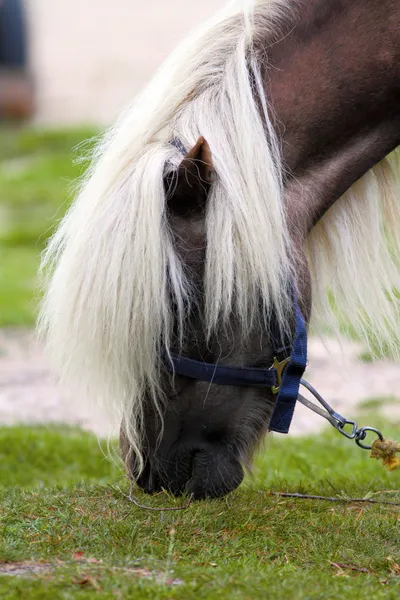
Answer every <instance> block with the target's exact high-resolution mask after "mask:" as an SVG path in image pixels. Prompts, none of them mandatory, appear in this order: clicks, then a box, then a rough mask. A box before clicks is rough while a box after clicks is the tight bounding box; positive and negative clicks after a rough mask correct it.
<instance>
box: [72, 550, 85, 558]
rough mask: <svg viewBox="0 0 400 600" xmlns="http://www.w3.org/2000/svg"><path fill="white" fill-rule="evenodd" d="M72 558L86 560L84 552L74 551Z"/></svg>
mask: <svg viewBox="0 0 400 600" xmlns="http://www.w3.org/2000/svg"><path fill="white" fill-rule="evenodd" d="M72 558H73V559H74V560H85V554H84V553H83V552H74V553H73V555H72Z"/></svg>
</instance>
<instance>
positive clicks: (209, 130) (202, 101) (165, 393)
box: [39, 0, 400, 497]
mask: <svg viewBox="0 0 400 600" xmlns="http://www.w3.org/2000/svg"><path fill="white" fill-rule="evenodd" d="M288 4H289V3H288V2H287V0H240V1H238V2H237V3H229V7H228V8H227V9H226V11H225V12H223V13H221V14H220V15H218V16H217V17H215V19H214V20H213V22H212V23H211V24H208V25H206V26H205V27H204V28H203V29H202V30H201V31H199V33H197V34H195V35H194V36H193V37H191V38H190V39H189V40H188V42H187V43H185V44H184V45H183V46H182V47H181V48H180V49H178V50H177V51H176V52H175V53H174V54H173V55H172V56H171V58H170V60H169V62H168V63H167V64H166V65H165V66H164V68H163V69H162V70H161V71H160V72H159V73H158V75H157V76H156V77H155V79H154V81H153V82H152V83H151V84H150V86H149V87H148V88H147V89H146V90H145V91H144V92H143V94H142V95H141V96H140V97H139V98H138V100H137V101H136V102H135V104H134V106H133V107H132V109H131V110H129V111H127V113H126V114H125V115H124V116H123V118H121V120H120V121H119V122H118V123H117V124H116V126H115V127H113V128H111V130H110V132H109V133H108V134H107V135H106V137H105V139H104V140H102V141H101V143H100V144H99V145H98V146H97V148H96V150H95V156H94V161H93V166H92V167H91V169H90V170H89V172H88V175H87V176H86V177H85V179H84V181H83V185H82V187H81V190H80V193H79V195H78V197H77V199H76V201H75V203H74V204H73V205H72V207H71V209H70V210H69V212H68V213H67V215H66V217H65V219H64V220H63V222H62V223H61V225H60V227H59V228H58V230H57V232H56V233H55V235H54V236H53V238H52V240H51V241H50V243H49V246H48V248H47V250H46V251H45V253H44V258H43V263H42V266H43V267H44V268H49V269H48V272H49V275H50V277H49V280H48V282H47V286H46V294H45V297H44V302H43V305H42V310H41V315H40V320H39V330H40V331H41V333H42V334H44V336H45V338H46V342H47V348H48V352H49V355H50V357H51V360H52V362H53V364H54V366H55V370H56V371H57V372H58V373H59V374H60V378H61V381H62V383H63V384H64V385H65V386H66V388H67V389H68V390H70V391H71V392H72V393H73V394H74V395H75V396H78V397H81V398H82V399H84V400H86V399H87V400H88V401H92V403H93V404H94V405H95V407H96V408H95V410H97V409H98V406H99V405H100V406H102V407H105V408H106V409H108V414H109V415H110V418H113V419H114V421H116V422H118V425H119V424H121V423H122V426H121V449H122V454H123V457H124V460H125V463H126V466H127V470H128V472H129V474H130V475H131V477H132V478H134V479H135V480H137V481H138V483H139V485H140V486H142V487H143V488H144V489H146V490H147V491H149V492H154V491H157V490H159V489H161V488H163V487H165V488H167V489H169V490H171V491H172V492H173V493H176V494H179V493H181V492H184V491H187V492H189V493H191V494H193V495H194V496H196V497H204V496H221V495H223V494H225V493H227V492H228V491H230V490H233V489H234V488H236V487H237V486H238V485H239V483H240V482H241V480H242V478H243V473H244V470H243V469H244V467H245V466H246V465H248V464H249V462H250V459H251V455H252V453H253V451H254V449H255V448H256V446H257V443H258V442H259V441H260V440H261V438H262V435H263V433H264V432H265V431H266V430H267V429H268V426H269V421H270V417H271V414H272V409H273V404H274V397H273V396H272V393H271V392H269V391H268V390H267V389H266V388H259V387H255V386H248V387H247V386H240V387H236V386H226V385H224V386H219V385H216V384H212V383H211V384H209V383H204V382H200V381H195V380H192V379H189V378H187V377H184V376H180V375H178V374H175V376H173V375H171V373H170V371H169V369H168V361H169V360H170V358H171V353H174V354H178V355H179V354H181V355H182V356H185V357H188V358H189V359H197V360H199V361H203V362H207V363H211V364H218V365H221V366H230V367H262V368H266V369H268V368H269V367H271V366H272V363H273V359H274V356H273V351H272V343H271V331H270V328H269V324H270V322H271V319H272V318H273V320H274V322H275V323H276V325H277V328H278V329H279V331H280V332H285V335H286V334H287V335H290V334H292V333H293V295H292V293H291V292H290V289H291V286H292V285H293V284H294V285H295V286H296V287H297V290H298V292H299V298H300V300H302V306H301V308H302V309H303V313H304V315H305V317H306V319H307V318H308V317H309V313H310V304H311V298H310V296H311V294H310V290H311V285H310V275H309V271H308V266H307V260H306V259H305V254H304V245H305V244H304V242H305V239H304V233H305V232H304V227H302V226H301V223H300V222H299V220H300V216H301V215H302V214H303V213H304V212H306V210H305V208H304V201H305V199H304V198H303V197H300V198H299V201H298V204H297V205H296V207H295V208H296V211H293V210H292V211H290V210H288V203H287V186H286V185H285V184H286V183H287V177H288V176H289V173H288V169H287V165H286V163H285V157H284V155H283V152H284V144H282V140H280V139H279V137H278V134H277V131H279V127H278V128H277V129H275V126H274V124H275V125H276V123H275V121H274V117H273V114H274V113H273V111H272V110H271V109H270V107H269V104H268V101H267V94H266V87H265V85H264V80H263V72H264V71H265V49H264V46H261V47H260V48H261V52H260V50H258V49H257V48H258V42H259V41H260V39H264V38H265V36H267V37H268V39H269V37H271V39H275V37H274V36H278V37H279V36H280V25H279V24H280V23H281V21H282V18H283V17H284V16H285V15H286V14H287V13H288V11H287V7H288ZM271 31H273V32H275V33H274V36H272V35H270V32H271ZM268 32H269V33H268ZM201 136H204V137H201ZM174 140H175V141H176V140H180V143H178V142H177V143H171V142H173V141H174ZM183 147H186V148H187V149H188V151H187V152H183ZM378 180H379V181H382V178H380V179H378ZM373 181H374V179H373V177H372V178H371V177H370V178H369V179H366V180H364V181H360V182H359V183H358V185H357V189H356V192H355V193H354V195H353V196H350V200H351V199H353V201H351V202H350V201H348V199H347V200H346V198H344V199H343V200H342V201H341V202H339V203H337V205H335V207H333V208H334V210H332V209H331V210H330V211H329V214H326V215H325V216H324V217H323V219H322V221H321V223H320V224H319V225H317V227H315V228H314V230H313V232H312V233H311V243H309V244H308V250H309V259H310V263H309V264H310V266H311V273H312V276H313V294H314V306H313V309H314V314H315V313H318V312H320V314H321V315H327V317H328V322H331V323H332V322H333V323H335V322H337V320H338V318H339V320H340V319H341V318H342V317H343V316H346V317H347V318H349V317H350V316H351V322H352V326H353V327H354V328H355V330H358V331H359V332H360V333H361V334H365V335H366V336H368V335H369V332H370V330H371V328H370V327H369V320H370V321H371V324H372V325H374V328H375V329H377V330H378V331H379V333H378V341H379V342H381V343H382V341H383V340H388V339H389V340H390V339H391V332H392V327H391V323H392V322H395V320H396V318H397V315H398V311H397V309H396V308H394V307H395V306H396V305H395V302H392V299H393V298H394V296H393V293H390V290H391V289H394V286H393V285H392V282H393V281H395V280H396V277H397V275H398V269H397V266H396V265H397V263H396V261H395V260H394V259H393V258H391V257H392V253H391V251H390V249H389V250H388V244H387V240H388V239H389V238H390V242H391V244H393V248H395V247H397V245H398V236H397V238H396V235H397V234H396V235H395V231H397V230H395V228H394V226H393V224H392V225H390V220H392V221H393V223H398V222H400V216H397V215H398V209H397V208H395V206H397V205H395V202H394V201H393V200H392V199H391V198H392V196H391V195H389V194H386V195H384V198H383V199H384V202H382V203H380V202H379V198H380V196H379V194H375V191H374V187H373V186H371V185H370V184H371V182H372V183H373ZM369 188H370V189H371V191H368V189H369ZM357 190H358V191H357ZM363 197H364V198H365V200H364V202H361V199H362V198H363ZM359 199H360V201H359ZM381 204H382V207H383V208H382V207H381ZM291 206H292V207H293V203H292V205H291ZM385 207H386V208H385ZM384 212H385V214H387V215H389V216H390V219H388V218H386V219H384V218H383V216H382V215H383V213H384ZM289 213H290V214H289ZM392 215H396V218H393V219H392ZM306 220H307V219H306ZM386 224H389V226H388V227H386V226H384V225H386ZM356 232H357V234H356ZM390 232H392V233H393V235H392V234H391V233H390ZM371 236H372V237H371ZM367 238H368V239H369V240H370V243H369V244H368V245H367V246H366V245H365V239H367ZM396 240H397V241H396ZM309 242H310V240H309ZM338 264H340V269H338V268H337V265H338ZM383 265H384V268H383ZM354 273H357V277H354ZM371 281H374V282H377V283H376V285H375V284H374V286H371ZM378 282H379V284H378ZM332 289H333V291H334V297H335V304H334V305H333V303H332V302H331V301H330V295H329V294H328V293H327V292H328V291H331V290H332ZM315 308H319V309H320V310H319V311H316V310H315ZM370 314H371V315H373V318H371V319H369V315H370ZM366 315H367V316H368V318H366Z"/></svg>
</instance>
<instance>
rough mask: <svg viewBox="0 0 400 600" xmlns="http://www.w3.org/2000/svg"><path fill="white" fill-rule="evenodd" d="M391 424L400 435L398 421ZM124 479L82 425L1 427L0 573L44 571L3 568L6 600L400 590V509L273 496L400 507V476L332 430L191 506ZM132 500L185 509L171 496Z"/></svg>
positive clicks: (163, 501) (266, 455)
mask: <svg viewBox="0 0 400 600" xmlns="http://www.w3.org/2000/svg"><path fill="white" fill-rule="evenodd" d="M397 426H398V424H397ZM384 427H385V430H386V432H387V433H388V434H390V433H392V434H393V433H394V430H395V429H396V424H392V425H390V426H389V425H388V424H386V425H385V426H384ZM390 430H391V431H390ZM120 477H121V472H120V470H119V468H118V467H117V466H115V465H111V464H109V463H108V462H107V461H106V460H105V459H104V456H103V454H102V452H101V449H100V448H99V446H98V443H97V441H96V440H95V439H94V438H93V437H91V436H89V435H87V434H83V433H82V432H80V431H78V430H69V429H56V430H54V429H53V430H52V431H47V430H44V429H40V428H38V429H27V428H4V429H2V430H1V432H0V481H1V484H0V571H1V569H3V570H4V569H5V568H14V566H15V563H17V562H24V563H26V561H31V563H33V564H34V565H39V564H40V563H41V562H42V563H44V564H45V565H47V568H48V570H47V571H44V572H43V573H42V574H36V575H31V576H29V577H27V576H26V577H10V576H0V597H1V598H7V599H10V600H11V599H12V600H14V599H16V598H38V599H39V598H40V599H43V598H45V599H47V598H48V599H50V598H51V599H54V598H66V599H67V598H88V597H96V598H99V599H101V598H110V599H111V598H128V597H132V598H133V597H134V598H135V599H147V598H149V599H150V598H151V599H156V600H157V599H161V598H163V599H170V598H171V599H172V598H181V599H184V600H190V599H195V598H196V599H202V598H207V599H213V600H214V599H218V598H232V599H236V598H237V599H239V598H240V599H253V600H255V599H258V598H260V599H264V598H269V597H271V598H275V599H278V600H279V599H289V598H290V599H292V598H296V599H299V600H302V599H304V600H305V599H307V600H310V599H312V600H314V599H315V600H316V599H320V598H321V599H324V600H326V599H333V598H335V599H336V598H341V597H347V598H350V599H352V598H354V599H357V600H358V599H359V598H361V597H374V598H376V599H379V598H385V599H389V598H393V599H394V598H398V597H399V593H400V567H399V563H400V546H399V509H398V508H395V507H385V506H373V505H362V504H357V503H355V502H351V503H348V504H331V503H329V502H326V501H318V502H317V501H310V500H291V499H281V498H277V497H275V496H272V495H270V493H269V491H270V490H275V491H282V490H286V491H288V490H289V491H296V492H302V493H305V492H307V493H318V494H324V495H329V496H331V495H335V496H351V497H360V496H365V495H368V494H375V496H374V498H378V499H379V498H384V499H386V500H393V501H394V500H397V501H400V493H399V492H398V491H397V492H394V493H389V491H390V490H396V488H397V489H398V487H399V477H400V475H399V472H395V473H387V472H385V471H384V470H383V469H382V467H381V466H380V465H379V464H378V463H377V462H376V461H372V460H370V459H369V458H368V454H367V453H364V452H362V451H361V450H359V449H357V448H356V447H353V446H352V444H351V443H350V442H348V441H346V440H344V439H339V438H338V437H337V434H336V435H335V434H334V433H333V434H331V433H329V434H328V435H327V436H326V435H322V436H319V437H317V438H314V439H312V438H309V439H290V438H286V439H283V438H279V439H278V438H277V439H274V440H272V441H270V442H269V443H268V447H267V450H266V452H263V453H262V455H260V457H259V458H258V459H257V461H256V467H255V471H254V475H253V477H252V478H251V479H250V478H249V479H248V481H247V482H246V484H244V485H243V486H242V487H241V489H240V490H239V491H237V492H235V493H234V494H231V495H230V496H229V497H228V498H226V499H224V500H219V501H212V502H211V501H210V502H199V503H195V504H193V505H192V506H191V507H190V508H189V509H188V510H186V511H185V512H175V513H172V512H170V513H165V512H164V513H160V512H154V513H153V512H146V511H143V510H140V509H138V508H136V507H135V506H133V505H132V504H130V503H129V502H128V501H127V500H125V499H124V498H123V497H122V496H121V494H120V493H119V491H118V490H117V489H116V488H115V486H114V484H115V483H118V484H119V485H122V487H123V489H126V484H125V483H124V481H123V480H122V481H121V480H120ZM380 490H385V491H386V493H384V494H381V493H380ZM137 496H138V498H139V500H140V501H141V502H143V503H146V504H149V505H151V506H153V507H164V506H176V505H179V502H178V501H176V500H173V499H172V498H169V497H168V496H166V495H165V494H162V495H160V496H158V497H156V498H148V497H144V496H143V495H141V494H140V493H139V492H138V493H137ZM1 562H3V563H6V564H3V565H1ZM23 568H26V564H25V565H24V567H23Z"/></svg>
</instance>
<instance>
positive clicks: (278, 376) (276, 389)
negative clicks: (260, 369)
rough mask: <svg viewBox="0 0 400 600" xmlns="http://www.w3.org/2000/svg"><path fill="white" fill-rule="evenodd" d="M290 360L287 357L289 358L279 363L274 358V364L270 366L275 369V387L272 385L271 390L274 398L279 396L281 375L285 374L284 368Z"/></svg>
mask: <svg viewBox="0 0 400 600" xmlns="http://www.w3.org/2000/svg"><path fill="white" fill-rule="evenodd" d="M290 360H291V357H290V356H289V358H285V360H282V361H279V360H278V359H277V358H276V357H275V358H274V364H273V365H272V368H273V369H275V371H276V385H274V386H273V387H272V388H271V389H272V393H273V394H274V395H275V396H276V395H277V394H279V392H280V390H281V385H282V380H283V374H284V372H285V369H286V367H287V366H288V364H289V363H290Z"/></svg>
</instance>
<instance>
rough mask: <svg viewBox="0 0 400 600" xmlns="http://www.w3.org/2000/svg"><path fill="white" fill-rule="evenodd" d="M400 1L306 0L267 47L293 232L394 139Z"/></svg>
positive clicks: (399, 114)
mask: <svg viewBox="0 0 400 600" xmlns="http://www.w3.org/2000/svg"><path fill="white" fill-rule="evenodd" d="M399 31H400V5H399V3H396V2H392V1H391V0H382V1H381V2H372V1H371V0H358V1H355V0H342V1H341V2H337V1H336V0H327V1H325V2H324V3H321V2H320V1H319V0H311V1H310V0H308V1H307V3H301V11H299V12H298V13H294V15H293V17H292V21H291V22H290V23H288V24H287V32H286V33H285V32H284V35H282V36H281V41H278V42H277V43H275V44H273V45H270V46H269V47H267V48H266V51H267V52H268V70H267V72H266V78H265V88H266V93H267V97H268V98H269V99H270V102H271V104H272V106H273V113H274V114H275V115H276V121H275V123H276V128H277V130H278V133H279V135H280V137H281V138H282V142H283V143H282V148H283V160H284V165H285V171H286V173H288V175H287V178H286V203H287V214H288V215H289V221H290V223H289V225H290V228H291V229H292V231H293V237H295V238H299V237H301V238H304V237H306V236H307V235H308V233H309V231H310V229H311V228H312V227H313V226H314V225H315V224H316V223H317V222H318V221H319V219H320V218H321V217H322V216H323V215H324V214H325V212H326V211H327V210H328V209H329V208H330V207H331V206H332V204H334V203H335V202H336V201H337V200H338V199H339V198H340V197H341V196H342V195H343V194H344V192H346V190H348V189H349V188H350V187H351V186H352V185H353V184H354V183H355V182H356V181H357V180H358V179H359V178H360V177H361V176H363V175H364V174H365V173H366V172H367V171H369V170H370V169H371V168H372V167H373V166H374V165H376V164H377V163H379V162H380V161H381V160H382V159H383V158H384V157H385V156H386V155H387V154H389V153H390V152H391V151H392V150H393V149H394V148H396V147H397V146H398V145H399V144H400V91H399V86H398V81H399V76H400V73H399V70H400V67H399V64H400V61H399V58H400V56H399V55H400V34H399V33H398V32H399Z"/></svg>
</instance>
